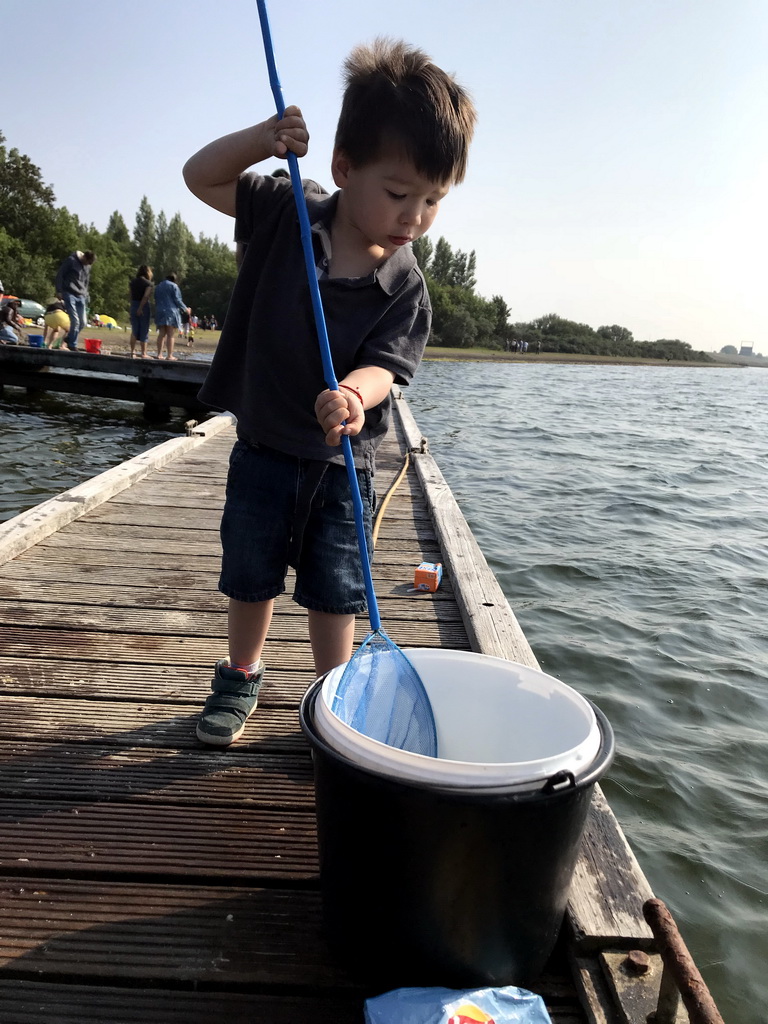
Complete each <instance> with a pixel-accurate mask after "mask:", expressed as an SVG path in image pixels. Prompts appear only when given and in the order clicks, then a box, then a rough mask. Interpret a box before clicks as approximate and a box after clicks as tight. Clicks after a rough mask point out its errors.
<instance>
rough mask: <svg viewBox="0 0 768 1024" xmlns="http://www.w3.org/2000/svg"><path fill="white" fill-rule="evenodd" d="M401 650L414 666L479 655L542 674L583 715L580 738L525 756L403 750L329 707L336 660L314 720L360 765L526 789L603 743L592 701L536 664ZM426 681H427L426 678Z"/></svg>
mask: <svg viewBox="0 0 768 1024" xmlns="http://www.w3.org/2000/svg"><path fill="white" fill-rule="evenodd" d="M403 653H404V654H405V655H406V656H407V657H408V658H409V659H410V660H411V661H412V662H413V664H414V667H415V668H416V670H417V671H419V672H420V674H422V679H424V674H423V672H422V669H421V668H420V665H419V662H421V663H422V666H423V664H424V663H426V662H434V663H439V662H440V661H441V660H443V659H450V660H451V661H453V662H455V661H456V660H457V659H462V660H465V661H466V660H468V659H469V660H471V661H473V662H477V661H479V660H481V661H482V662H485V663H486V664H488V665H490V666H492V665H493V664H494V663H495V664H497V665H499V666H503V667H504V670H505V671H509V670H510V669H512V670H514V672H516V673H517V675H518V677H520V676H522V677H528V678H529V679H530V680H533V679H536V680H537V681H539V680H546V681H547V683H548V685H549V686H550V687H553V688H555V689H556V690H557V691H558V692H559V693H560V694H563V695H566V694H567V697H568V699H569V700H570V701H571V702H572V703H573V704H574V705H575V706H576V707H578V709H579V711H580V712H581V714H582V715H583V716H584V723H585V728H586V734H585V736H584V739H583V740H582V742H580V743H578V744H577V745H576V746H575V747H571V748H569V749H567V750H565V751H560V752H558V753H556V754H554V755H552V756H548V757H543V758H537V759H534V760H526V761H504V762H499V761H497V762H488V763H486V762H480V761H458V760H452V759H448V758H441V757H439V756H438V757H437V758H432V757H428V756H426V755H424V754H416V753H412V752H411V751H407V750H399V749H398V748H396V747H391V746H388V745H387V744H386V743H382V742H380V741H379V740H375V739H372V738H371V737H369V736H366V735H364V734H363V733H361V732H358V730H356V729H353V728H352V726H350V725H347V724H346V723H345V722H343V721H342V720H341V719H340V718H339V717H338V716H337V715H336V714H335V713H334V712H333V711H332V710H331V702H332V700H333V696H334V694H335V690H336V686H337V685H338V683H339V681H340V679H341V676H342V674H343V671H344V668H345V667H346V665H339V666H337V667H336V668H334V669H331V671H330V672H327V673H326V674H325V675H324V676H323V677H321V678H322V686H321V690H320V693H319V694H318V698H317V700H316V702H315V713H314V722H315V726H316V728H317V731H318V733H319V734H320V736H321V738H322V739H323V740H324V741H325V742H326V743H328V745H329V746H330V747H332V748H333V749H334V750H336V751H337V752H338V753H340V754H342V755H344V756H345V757H347V758H348V759H349V760H351V761H353V762H355V763H356V764H358V765H360V766H361V767H364V768H368V769H370V770H373V771H377V772H380V773H382V774H385V775H391V776H393V777H396V778H402V779H408V780H410V781H413V782H425V783H431V784H433V785H440V786H445V787H448V788H462V789H465V788H468V787H471V788H473V789H475V788H477V789H483V790H486V791H488V790H492V789H503V790H504V791H510V790H511V791H526V790H532V789H537V788H540V787H541V786H542V785H543V784H544V783H546V782H547V780H549V779H550V778H552V777H553V776H555V775H557V774H558V773H559V772H563V771H566V772H569V773H571V774H572V775H574V776H576V775H579V774H581V773H583V772H584V771H585V770H586V769H587V768H589V767H590V766H591V764H592V763H593V762H594V761H595V759H596V758H597V756H598V754H599V752H600V748H601V745H602V733H601V729H600V725H599V723H598V720H597V716H596V715H595V712H594V709H593V707H592V705H591V704H590V702H589V701H588V700H587V699H586V698H585V697H583V696H582V695H581V694H580V693H578V691H577V690H575V689H574V688H573V687H571V686H568V684H567V683H564V682H563V681H562V680H560V679H557V677H556V676H551V675H549V674H548V673H546V672H542V671H541V670H540V669H534V668H531V666H529V665H523V664H521V663H520V662H513V661H509V660H507V659H504V658H496V657H494V656H492V655H487V654H478V653H476V652H473V651H450V650H445V649H443V648H403ZM424 682H425V686H428V682H427V680H426V679H424Z"/></svg>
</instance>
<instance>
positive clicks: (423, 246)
mask: <svg viewBox="0 0 768 1024" xmlns="http://www.w3.org/2000/svg"><path fill="white" fill-rule="evenodd" d="M4 142H5V138H4V136H3V135H2V133H0V278H1V279H2V280H3V282H4V283H5V285H6V288H8V289H9V290H12V291H13V293H14V294H16V295H18V296H20V297H21V298H35V299H37V300H38V301H41V302H47V301H48V299H50V298H51V297H52V296H53V282H54V279H55V276H56V270H57V268H58V265H59V263H60V262H61V260H63V259H64V257H65V256H67V255H68V254H69V253H71V252H73V251H74V250H76V249H81V250H86V249H92V250H93V251H94V252H95V253H96V256H97V259H96V263H95V264H94V266H93V271H92V274H91V310H92V311H93V312H96V313H106V314H107V315H109V316H114V317H115V318H116V319H117V320H119V321H120V320H122V321H125V320H126V319H127V315H128V302H129V300H128V287H127V285H128V280H129V279H130V278H131V277H133V275H134V274H135V272H136V268H137V267H138V266H139V265H141V264H147V265H148V266H151V267H153V269H154V272H155V280H156V281H159V280H161V279H162V278H163V277H165V275H166V274H167V273H169V272H170V271H174V272H175V273H176V274H177V275H178V278H179V282H180V284H181V288H182V292H183V295H184V301H185V302H186V303H187V304H188V305H189V306H191V307H192V309H193V310H194V311H195V313H197V314H198V316H205V315H209V316H215V317H216V319H217V320H218V321H219V323H222V322H223V320H224V316H225V314H226V310H227V305H228V303H229V297H230V294H231V292H232V287H233V285H234V281H235V277H236V276H237V266H236V261H235V254H234V252H233V251H232V249H231V248H230V246H229V245H227V244H226V243H225V242H220V241H219V239H218V238H208V237H207V236H205V235H203V234H201V235H199V236H198V237H197V238H195V236H194V235H193V234H192V232H191V231H190V230H189V228H188V227H187V225H186V224H185V223H184V221H183V220H182V219H181V216H180V214H178V213H176V214H174V215H173V217H171V218H170V220H169V219H168V217H167V216H166V214H165V212H164V211H160V213H159V214H155V212H154V210H153V209H152V206H151V205H150V202H149V200H148V199H147V197H146V196H144V197H143V199H142V200H141V203H140V204H139V208H138V211H137V212H136V219H135V223H134V225H133V231H132V232H131V231H129V229H128V226H127V224H126V222H125V220H124V218H123V216H122V215H121V214H120V213H119V211H117V210H115V211H114V213H113V214H112V215H111V217H110V218H109V223H108V224H107V228H106V230H105V231H104V232H100V231H98V230H97V229H96V228H95V227H94V225H93V224H83V223H82V222H81V221H80V220H79V218H78V217H77V216H76V215H75V214H73V213H70V212H69V210H67V209H66V207H63V206H57V205H56V202H55V196H54V193H53V190H52V189H51V188H50V186H48V185H46V184H45V182H44V181H43V176H42V173H41V171H40V169H39V168H38V167H36V166H35V165H34V164H33V163H32V161H31V160H30V159H29V157H27V156H24V155H23V154H21V153H19V151H18V150H17V149H10V150H9V149H7V148H6V146H5V145H3V143H4ZM413 250H414V253H415V255H416V259H417V260H418V262H419V265H420V267H421V269H422V271H423V272H424V275H425V277H426V279H427V284H428V287H429V294H430V297H431V299H432V308H433V322H432V334H431V336H430V340H429V344H430V345H441V346H446V347H448V348H476V347H479V348H486V349H491V350H494V349H495V350H499V351H506V352H509V351H511V350H512V349H513V348H515V347H516V346H518V345H523V346H524V345H525V343H527V348H528V351H529V352H539V351H540V352H565V353H581V354H584V355H605V356H639V357H644V358H657V359H668V360H672V359H675V360H696V361H700V362H702V361H703V362H711V361H712V360H711V357H710V356H708V355H706V354H705V353H704V352H694V351H693V349H692V348H691V346H690V345H689V344H688V343H687V342H684V341H680V340H679V339H669V338H661V339H658V340H656V341H635V339H634V338H633V336H632V332H631V331H629V330H628V329H627V328H626V327H621V326H619V325H618V324H610V325H604V326H602V327H598V328H597V330H594V329H593V328H592V327H590V326H589V325H588V324H580V323H576V322H575V321H573V320H566V319H565V318H563V317H561V316H558V315H557V314H556V313H548V314H547V315H546V316H542V317H538V318H537V319H536V320H531V321H530V322H527V323H524V322H520V323H514V322H512V319H511V316H512V310H511V309H510V307H509V306H508V305H507V303H506V301H505V300H504V299H503V298H502V296H501V295H493V296H492V297H491V298H490V299H485V298H483V297H482V296H480V295H478V294H476V292H475V286H476V278H475V273H476V268H477V257H476V254H475V252H474V250H473V251H472V252H469V253H466V252H462V251H461V250H460V249H455V250H454V249H452V248H451V246H450V245H449V243H448V242H447V241H446V240H445V238H442V237H441V238H439V239H438V241H437V242H436V243H435V244H434V245H433V243H432V241H431V240H430V239H429V238H428V237H427V236H426V235H425V236H423V237H422V238H419V239H417V241H416V242H414V243H413Z"/></svg>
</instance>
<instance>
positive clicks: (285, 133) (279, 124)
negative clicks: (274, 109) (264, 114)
mask: <svg viewBox="0 0 768 1024" xmlns="http://www.w3.org/2000/svg"><path fill="white" fill-rule="evenodd" d="M267 124H271V125H272V129H273V132H274V138H275V144H274V156H279V157H285V156H287V155H288V151H289V150H290V151H291V153H295V154H296V156H306V153H307V149H308V148H309V146H308V143H309V132H308V131H307V125H306V123H305V121H304V118H303V117H302V115H301V111H300V110H299V108H298V107H286V108H285V113H284V114H283V116H282V118H281V119H280V120H278V118H277V114H275V115H274V117H273V118H270V120H269V121H268V122H267Z"/></svg>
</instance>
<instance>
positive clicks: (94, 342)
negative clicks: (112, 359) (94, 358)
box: [84, 338, 101, 352]
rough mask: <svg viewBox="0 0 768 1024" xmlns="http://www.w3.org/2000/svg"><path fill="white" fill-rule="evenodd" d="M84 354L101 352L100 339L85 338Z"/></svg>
mask: <svg viewBox="0 0 768 1024" xmlns="http://www.w3.org/2000/svg"><path fill="white" fill-rule="evenodd" d="M84 341H85V351H86V352H101V338H85V339H84Z"/></svg>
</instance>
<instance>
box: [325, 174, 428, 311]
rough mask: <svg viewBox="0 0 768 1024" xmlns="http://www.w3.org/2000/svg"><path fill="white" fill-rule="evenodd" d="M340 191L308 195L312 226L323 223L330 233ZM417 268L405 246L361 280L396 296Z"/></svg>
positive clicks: (412, 256) (410, 252)
mask: <svg viewBox="0 0 768 1024" xmlns="http://www.w3.org/2000/svg"><path fill="white" fill-rule="evenodd" d="M340 195H341V192H340V191H337V192H334V193H333V195H332V196H329V195H308V196H307V213H308V214H309V222H310V224H317V223H318V222H320V223H322V224H323V226H324V227H325V228H326V229H327V230H328V231H329V232H330V229H331V224H332V223H333V218H334V217H335V216H336V210H337V208H338V205H339V196H340ZM415 266H416V257H415V256H414V255H413V251H412V249H411V247H410V245H403V246H401V247H400V248H399V249H397V250H395V252H393V253H392V255H391V256H390V257H389V258H388V259H386V260H385V261H384V263H382V265H381V266H380V267H377V268H376V270H374V272H373V273H372V274H370V275H369V276H368V277H362V278H359V282H360V283H361V284H363V283H365V284H368V283H369V282H371V281H375V282H376V283H377V284H378V285H379V287H380V288H381V289H382V291H384V292H385V293H386V294H387V295H394V293H395V292H396V291H397V290H398V288H400V287H401V286H402V285H403V284H405V281H406V279H407V277H408V275H409V274H410V273H411V271H412V270H413V268H414V267H415Z"/></svg>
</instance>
